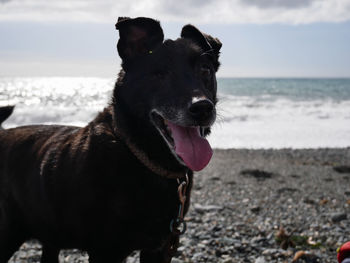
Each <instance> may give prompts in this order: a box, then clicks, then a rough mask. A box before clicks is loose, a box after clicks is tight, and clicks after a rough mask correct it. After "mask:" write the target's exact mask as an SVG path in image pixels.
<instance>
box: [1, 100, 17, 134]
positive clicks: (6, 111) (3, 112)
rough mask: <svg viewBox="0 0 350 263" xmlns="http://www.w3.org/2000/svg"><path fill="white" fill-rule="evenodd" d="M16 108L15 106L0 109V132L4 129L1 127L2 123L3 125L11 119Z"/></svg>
mask: <svg viewBox="0 0 350 263" xmlns="http://www.w3.org/2000/svg"><path fill="white" fill-rule="evenodd" d="M14 108H15V107H14V106H5V107H1V108H0V109H1V110H0V130H2V129H3V128H2V127H1V123H3V122H4V121H5V120H6V119H7V118H8V117H10V115H11V114H12V112H13V109H14Z"/></svg>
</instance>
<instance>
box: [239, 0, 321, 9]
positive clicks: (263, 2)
mask: <svg viewBox="0 0 350 263" xmlns="http://www.w3.org/2000/svg"><path fill="white" fill-rule="evenodd" d="M314 1H315V0H292V1H288V0H287V1H286V0H249V1H247V0H240V2H241V3H242V4H243V5H251V6H256V7H258V8H261V9H267V8H287V9H289V8H292V9H295V8H303V7H309V6H310V5H311V4H312V2H314Z"/></svg>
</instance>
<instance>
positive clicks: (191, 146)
mask: <svg viewBox="0 0 350 263" xmlns="http://www.w3.org/2000/svg"><path fill="white" fill-rule="evenodd" d="M168 126H169V128H170V129H171V135H172V137H173V139H174V142H175V152H176V153H177V155H179V156H180V157H181V159H182V160H183V161H184V162H185V164H186V165H187V166H188V168H190V169H191V170H193V171H200V170H202V169H203V168H204V167H205V166H207V164H208V163H209V161H210V159H211V157H212V155H213V150H212V149H211V147H210V144H209V143H208V141H207V140H206V139H204V138H202V137H201V136H200V133H199V127H182V126H178V125H176V124H174V123H171V122H168Z"/></svg>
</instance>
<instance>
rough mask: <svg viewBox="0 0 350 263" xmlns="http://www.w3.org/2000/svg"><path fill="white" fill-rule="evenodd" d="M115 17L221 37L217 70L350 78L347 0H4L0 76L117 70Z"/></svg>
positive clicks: (171, 31) (169, 33) (169, 31)
mask: <svg viewBox="0 0 350 263" xmlns="http://www.w3.org/2000/svg"><path fill="white" fill-rule="evenodd" d="M118 16H129V17H137V16H147V17H152V18H155V19H158V20H160V22H161V24H162V27H163V30H164V33H165V37H166V38H171V39H176V38H178V37H179V34H180V32H181V28H182V26H183V25H185V24H188V23H191V24H194V25H196V26H197V27H198V28H199V29H200V30H202V31H203V32H206V33H209V34H211V35H212V36H215V37H218V38H219V39H220V40H221V42H222V43H223V47H222V54H221V62H222V67H221V69H220V71H219V73H218V76H219V77H323V78H328V77H350V0H187V1H186V0H183V1H173V0H163V1H161V0H143V1H141V0H133V1H129V0H50V1H47V0H0V76H5V77H6V76H10V77H13V76H15V77H17V76H92V77H115V76H116V74H117V73H118V71H119V69H120V66H119V65H120V59H119V57H118V53H117V50H116V43H117V41H118V32H117V31H116V30H115V23H116V21H117V18H118Z"/></svg>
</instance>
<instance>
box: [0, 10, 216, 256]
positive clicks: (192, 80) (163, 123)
mask: <svg viewBox="0 0 350 263" xmlns="http://www.w3.org/2000/svg"><path fill="white" fill-rule="evenodd" d="M116 28H117V29H118V30H119V34H120V39H119V42H118V46H117V47H118V52H119V55H120V57H121V58H122V68H123V69H122V71H121V72H120V74H119V78H118V80H117V82H116V84H115V89H114V93H113V98H112V102H111V104H110V105H109V106H108V107H107V108H105V110H104V111H103V112H102V113H99V114H98V116H97V117H96V118H95V119H94V120H93V121H92V122H90V123H89V124H88V125H87V126H86V127H83V128H78V127H68V126H44V125H38V126H24V127H19V128H15V129H8V130H2V131H0V263H4V262H7V261H8V259H9V258H10V257H11V256H12V254H13V253H14V252H15V251H16V250H17V249H18V247H19V246H20V245H21V244H22V243H23V242H24V241H26V240H28V239H31V238H34V239H38V240H39V241H40V242H42V244H43V254H42V259H41V262H58V253H59V251H60V249H64V248H78V249H81V250H85V251H87V252H88V254H89V261H90V262H122V261H123V260H124V259H125V258H126V257H127V256H128V255H129V254H130V253H131V252H132V251H133V250H141V256H140V257H141V259H140V261H141V262H150V263H151V262H152V263H165V262H170V261H171V257H172V255H173V252H174V251H176V247H177V243H178V236H179V234H180V231H181V228H182V226H183V224H184V223H183V220H182V219H183V214H184V213H186V212H187V210H188V206H189V194H190V190H191V185H192V171H193V170H201V169H203V168H204V167H205V166H206V165H207V163H208V162H209V160H210V158H211V154H212V152H211V148H210V146H209V144H208V142H207V141H206V139H204V137H205V136H206V135H208V134H209V132H210V126H211V125H212V124H213V122H214V120H215V117H216V111H215V104H216V101H217V98H216V78H215V72H216V71H217V69H218V67H219V62H218V57H219V50H220V48H221V43H220V42H219V40H218V39H215V38H213V37H211V36H209V35H206V34H203V33H201V32H200V31H199V30H198V29H196V28H195V27H193V26H191V25H187V26H185V27H184V28H183V29H182V33H181V38H179V39H177V40H175V41H173V40H166V41H164V42H163V31H162V29H161V27H160V24H159V22H157V21H155V20H153V19H150V18H142V17H140V18H136V19H130V18H119V19H118V23H117V24H116ZM186 197H187V198H186ZM185 198H186V200H185Z"/></svg>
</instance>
